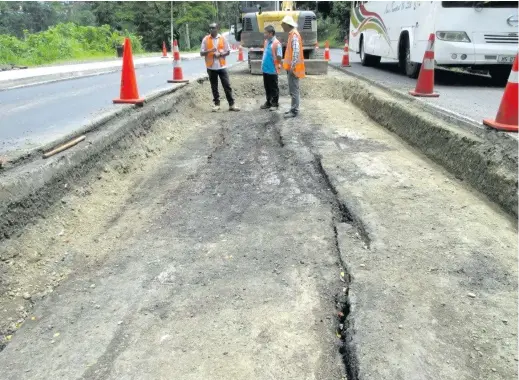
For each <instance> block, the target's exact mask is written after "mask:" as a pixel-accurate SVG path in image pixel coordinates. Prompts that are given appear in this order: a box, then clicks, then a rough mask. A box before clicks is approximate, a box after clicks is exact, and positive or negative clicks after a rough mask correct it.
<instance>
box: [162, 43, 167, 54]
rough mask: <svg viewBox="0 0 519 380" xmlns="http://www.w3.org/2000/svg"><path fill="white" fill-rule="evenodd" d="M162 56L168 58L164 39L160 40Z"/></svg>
mask: <svg viewBox="0 0 519 380" xmlns="http://www.w3.org/2000/svg"><path fill="white" fill-rule="evenodd" d="M162 58H168V50H167V49H166V43H165V42H164V41H162Z"/></svg>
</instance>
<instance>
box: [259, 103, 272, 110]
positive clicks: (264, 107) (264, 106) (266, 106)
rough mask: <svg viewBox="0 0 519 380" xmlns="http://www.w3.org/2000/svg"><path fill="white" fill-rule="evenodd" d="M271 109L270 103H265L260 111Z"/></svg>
mask: <svg viewBox="0 0 519 380" xmlns="http://www.w3.org/2000/svg"><path fill="white" fill-rule="evenodd" d="M270 107H271V105H270V103H265V104H262V105H261V107H260V109H262V110H268V109H269V108H270Z"/></svg>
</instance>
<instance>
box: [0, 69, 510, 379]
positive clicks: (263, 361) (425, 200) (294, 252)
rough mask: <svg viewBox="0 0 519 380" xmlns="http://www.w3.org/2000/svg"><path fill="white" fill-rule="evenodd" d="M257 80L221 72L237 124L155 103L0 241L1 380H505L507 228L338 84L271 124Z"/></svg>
mask: <svg viewBox="0 0 519 380" xmlns="http://www.w3.org/2000/svg"><path fill="white" fill-rule="evenodd" d="M260 79H261V78H258V77H250V76H247V75H244V74H243V73H240V72H234V75H233V77H232V81H233V86H234V88H235V90H236V93H237V98H238V99H240V106H242V108H243V112H241V113H236V114H235V113H231V114H229V113H225V112H222V113H220V114H216V115H215V114H211V113H209V112H208V109H207V108H208V107H207V104H208V99H209V97H210V91H209V86H208V84H207V83H203V84H195V85H194V86H190V87H189V88H188V89H185V90H182V91H184V92H183V95H182V96H181V97H179V96H178V94H177V95H175V94H174V95H171V97H170V98H167V99H165V100H163V103H161V104H162V105H161V106H160V107H161V110H163V111H162V112H161V114H160V117H159V118H158V119H157V120H155V121H154V122H152V121H151V120H149V121H147V122H145V123H143V124H142V125H138V124H136V125H135V129H134V130H133V133H132V134H131V135H125V136H124V137H123V138H122V139H119V140H114V141H113V144H115V145H113V146H112V149H110V150H109V151H105V152H99V155H98V156H96V160H95V162H93V163H90V164H88V165H86V166H84V167H81V166H79V167H76V168H74V171H73V173H76V176H73V177H68V178H60V179H58V180H57V181H56V182H55V184H54V191H55V193H57V194H59V196H58V195H55V198H54V199H55V200H57V201H59V200H60V198H59V197H61V202H57V203H56V202H49V203H48V204H47V205H46V207H44V208H43V211H41V213H42V214H43V216H44V217H45V219H40V218H37V217H33V218H32V219H30V220H29V219H27V220H26V221H25V222H24V223H21V224H24V225H26V227H25V229H23V230H20V229H19V226H18V227H17V228H18V231H19V232H18V234H19V236H12V237H11V238H10V239H5V240H4V241H2V242H1V244H2V247H3V251H4V258H3V261H2V262H1V266H0V270H1V271H2V272H0V273H2V278H4V279H7V280H4V281H3V283H2V284H1V286H2V287H4V290H8V289H11V290H9V292H10V293H11V294H12V296H9V297H8V298H5V297H4V298H3V299H2V300H1V301H0V302H1V305H0V306H2V307H1V308H2V309H3V310H13V313H17V312H20V310H19V308H18V306H21V307H22V309H23V311H22V312H20V313H21V314H20V315H23V317H20V315H18V316H16V315H15V316H11V317H9V316H8V315H2V318H4V317H5V318H6V320H8V318H11V320H12V321H13V322H18V324H19V325H21V327H20V326H14V327H13V324H12V323H7V324H6V323H4V322H3V325H2V328H3V331H6V333H4V335H5V334H9V336H11V337H10V338H9V343H8V344H7V345H6V347H5V349H4V350H3V351H2V352H1V353H0V367H2V368H6V372H5V373H6V374H7V377H6V378H7V379H47V378H49V377H51V376H52V377H53V378H57V379H70V378H79V379H133V378H135V379H158V378H179V379H180V378H181V379H198V378H207V379H250V378H258V379H272V378H280V379H281V378H282V379H296V378H297V379H301V378H303V379H342V378H346V377H347V378H348V379H353V380H355V379H386V378H391V379H410V378H423V379H437V378H442V379H456V380H458V379H509V378H511V377H513V376H517V363H516V352H517V328H516V327H517V301H516V300H517V286H516V278H517V272H516V268H517V258H516V255H515V253H516V250H517V243H516V233H517V226H516V224H515V223H514V221H513V220H511V218H510V217H509V216H508V215H506V214H505V213H503V211H501V210H500V209H499V208H497V207H495V205H493V204H492V203H490V202H489V201H488V200H487V199H486V198H485V197H482V196H481V195H480V194H479V193H477V192H475V191H474V190H473V189H471V188H469V187H467V186H466V185H465V184H464V183H462V182H460V181H459V180H457V179H456V178H454V177H453V176H452V175H451V174H449V173H448V172H446V171H445V170H444V169H443V168H441V167H439V166H437V165H436V164H435V163H433V162H431V161H430V160H429V159H428V158H425V157H424V156H423V155H422V154H421V153H419V152H417V151H416V150H415V149H414V148H410V147H409V146H408V145H406V144H405V143H403V142H402V141H401V140H400V139H399V138H397V137H396V136H394V135H392V134H391V133H389V132H387V131H386V130H385V129H383V128H381V127H380V126H379V125H377V124H376V123H374V122H373V121H372V120H370V119H368V118H367V116H366V115H365V114H363V113H362V112H359V110H358V109H357V108H355V107H354V106H353V105H352V104H351V103H349V102H344V100H343V99H344V95H345V93H344V92H343V91H347V90H345V89H347V88H355V87H354V86H356V85H357V86H358V83H356V82H355V81H354V80H351V79H349V78H346V77H344V76H342V75H340V74H338V73H336V72H333V71H332V72H331V73H330V75H329V77H328V78H323V77H312V78H310V77H309V78H307V79H305V80H304V81H303V83H302V84H303V86H302V92H303V99H304V100H303V110H302V114H301V117H300V118H297V119H293V120H288V121H286V120H283V119H282V117H281V115H280V114H277V113H270V112H265V111H260V110H259V109H258V108H259V105H260V104H261V103H262V102H263V98H262V96H261V95H262V85H261V83H260ZM281 87H282V88H281V90H282V95H283V97H284V98H283V101H284V102H286V101H287V99H286V95H287V94H286V81H285V80H284V79H283V80H281ZM173 97H174V99H175V102H176V105H174V106H173V107H174V108H173V110H174V112H172V113H169V114H168V111H167V110H166V108H165V104H167V103H166V102H167V101H171V102H172V99H173ZM172 103H173V102H172ZM172 103H171V104H172ZM285 105H286V103H285ZM178 109H183V111H182V112H175V110H176V111H178ZM80 149H82V148H81V147H78V150H80ZM66 154H67V153H65V154H63V155H66ZM82 168H84V170H82ZM28 208H29V209H30V206H29V207H28ZM13 231H14V229H13ZM51 232H52V236H49V235H50V234H51ZM10 236H11V234H10ZM35 249H36V250H37V251H38V252H39V260H37V261H35V260H34V250H35ZM47 256H48V257H47ZM63 258H64V259H63ZM47 259H48V260H47ZM22 263H23V264H22ZM50 271H54V272H53V273H56V276H55V277H57V278H58V280H56V281H53V282H51V283H50V285H49V284H48V283H45V279H46V276H47V274H48V272H50ZM22 273H27V274H28V275H26V277H29V278H30V279H32V283H31V282H29V281H28V280H26V278H23V275H22ZM53 276H54V275H53ZM58 285H59V286H58ZM35 287H38V291H33V292H32V293H31V292H30V294H28V295H29V296H30V297H29V299H24V295H25V293H27V292H29V290H31V289H34V288H35ZM25 298H27V297H25ZM17 318H21V319H18V320H17ZM4 321H5V320H4ZM42 363H44V364H43V365H42Z"/></svg>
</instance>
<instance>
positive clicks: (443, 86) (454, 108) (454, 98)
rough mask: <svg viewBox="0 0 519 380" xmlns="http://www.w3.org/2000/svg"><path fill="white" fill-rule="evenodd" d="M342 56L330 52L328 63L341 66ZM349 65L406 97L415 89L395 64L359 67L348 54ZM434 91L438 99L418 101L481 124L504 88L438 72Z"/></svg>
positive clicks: (473, 77)
mask: <svg viewBox="0 0 519 380" xmlns="http://www.w3.org/2000/svg"><path fill="white" fill-rule="evenodd" d="M342 54H343V52H342V51H341V50H332V51H331V58H332V61H334V62H341V61H342ZM350 63H351V68H349V69H348V71H351V72H353V73H355V74H358V75H361V76H363V77H366V78H369V79H371V80H375V81H377V82H378V83H380V84H381V85H384V86H387V87H390V88H392V89H394V90H397V91H399V92H402V93H405V94H407V93H408V91H409V90H412V89H414V88H415V86H416V80H415V79H411V78H408V77H407V76H405V75H403V74H401V73H400V72H399V68H398V64H397V63H396V62H392V61H388V60H386V61H382V62H381V64H380V65H379V66H377V67H364V66H362V65H361V64H360V59H359V56H358V55H357V54H355V53H351V54H350ZM435 90H436V92H438V93H439V94H440V96H439V97H438V98H420V100H422V101H424V102H427V103H430V104H433V105H435V106H437V107H439V108H442V109H446V110H449V111H450V112H454V113H456V114H459V115H461V116H462V117H463V118H468V119H471V120H473V121H475V122H477V123H481V121H482V120H483V118H494V117H495V116H496V112H497V109H498V108H499V103H500V102H501V97H502V96H503V91H504V87H503V86H496V85H495V84H493V83H492V80H491V79H490V77H485V76H480V75H472V74H467V73H458V72H452V71H447V70H442V69H440V70H436V72H435Z"/></svg>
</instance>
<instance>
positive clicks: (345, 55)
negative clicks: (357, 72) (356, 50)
mask: <svg viewBox="0 0 519 380" xmlns="http://www.w3.org/2000/svg"><path fill="white" fill-rule="evenodd" d="M341 66H342V67H351V65H350V51H349V45H348V39H347V38H345V39H344V53H343V54H342V65H341Z"/></svg>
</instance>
